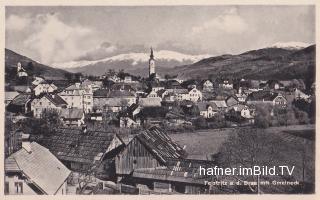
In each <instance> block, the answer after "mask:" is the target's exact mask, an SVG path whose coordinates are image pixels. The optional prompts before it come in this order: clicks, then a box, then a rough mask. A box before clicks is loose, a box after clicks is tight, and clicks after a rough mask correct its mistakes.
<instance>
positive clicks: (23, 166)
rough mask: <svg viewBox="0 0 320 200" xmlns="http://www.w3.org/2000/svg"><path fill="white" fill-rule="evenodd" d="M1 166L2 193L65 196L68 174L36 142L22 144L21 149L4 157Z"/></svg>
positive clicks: (57, 161) (66, 169) (59, 163)
mask: <svg viewBox="0 0 320 200" xmlns="http://www.w3.org/2000/svg"><path fill="white" fill-rule="evenodd" d="M4 165H5V169H4V170H5V179H4V188H5V194H9V195H22V194H24V195H26V194H29V195H36V194H45V195H65V194H67V178H68V177H69V175H70V174H71V171H70V170H69V169H68V168H66V167H65V166H64V165H63V164H62V163H61V162H60V161H59V160H58V159H57V158H56V157H55V156H54V155H53V154H52V153H51V152H50V151H49V150H48V149H47V148H45V147H43V146H41V145H40V144H38V143H36V142H32V143H29V142H23V144H22V149H20V150H19V151H17V152H15V153H14V154H12V155H10V156H9V157H8V158H6V159H5V164H4Z"/></svg>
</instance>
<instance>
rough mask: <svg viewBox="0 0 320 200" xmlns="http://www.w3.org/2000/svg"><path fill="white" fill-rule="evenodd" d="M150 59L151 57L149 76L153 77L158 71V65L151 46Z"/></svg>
mask: <svg viewBox="0 0 320 200" xmlns="http://www.w3.org/2000/svg"><path fill="white" fill-rule="evenodd" d="M150 50H151V52H150V59H149V77H151V76H152V75H153V74H155V73H156V66H155V60H154V56H153V49H152V47H151V48H150Z"/></svg>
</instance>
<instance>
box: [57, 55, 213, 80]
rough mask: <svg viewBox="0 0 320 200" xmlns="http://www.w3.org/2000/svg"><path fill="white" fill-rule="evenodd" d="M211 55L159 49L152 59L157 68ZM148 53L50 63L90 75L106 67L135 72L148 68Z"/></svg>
mask: <svg viewBox="0 0 320 200" xmlns="http://www.w3.org/2000/svg"><path fill="white" fill-rule="evenodd" d="M211 56H212V55H208V54H205V55H187V54H182V53H179V52H175V51H168V50H160V51H154V59H155V60H156V67H158V68H157V69H158V70H161V69H163V68H172V67H175V66H179V65H186V64H192V63H195V62H197V61H199V60H201V59H204V58H208V57H211ZM148 61H149V54H148V53H125V54H119V55H116V56H112V57H107V58H104V59H100V60H94V61H87V60H82V61H71V62H65V63H54V64H52V66H53V67H55V68H61V69H65V70H68V71H71V72H81V73H85V74H90V75H101V73H105V72H106V71H107V70H108V69H116V70H117V69H124V70H125V71H127V72H131V73H135V71H136V70H138V71H139V73H141V71H142V70H140V69H145V72H146V73H147V70H148Z"/></svg>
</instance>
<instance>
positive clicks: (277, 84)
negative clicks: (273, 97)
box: [266, 80, 284, 90]
mask: <svg viewBox="0 0 320 200" xmlns="http://www.w3.org/2000/svg"><path fill="white" fill-rule="evenodd" d="M266 84H267V86H268V87H269V89H274V90H279V89H284V85H283V84H282V83H281V82H280V81H278V80H268V81H267V83H266Z"/></svg>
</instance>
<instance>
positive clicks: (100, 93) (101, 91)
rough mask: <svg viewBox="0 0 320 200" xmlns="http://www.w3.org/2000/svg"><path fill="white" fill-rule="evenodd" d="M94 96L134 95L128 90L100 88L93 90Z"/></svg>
mask: <svg viewBox="0 0 320 200" xmlns="http://www.w3.org/2000/svg"><path fill="white" fill-rule="evenodd" d="M93 96H94V97H106V98H115V97H119V98H121V97H134V94H133V93H132V92H129V91H127V90H123V91H120V90H111V91H110V90H107V89H99V90H96V91H94V92H93Z"/></svg>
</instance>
